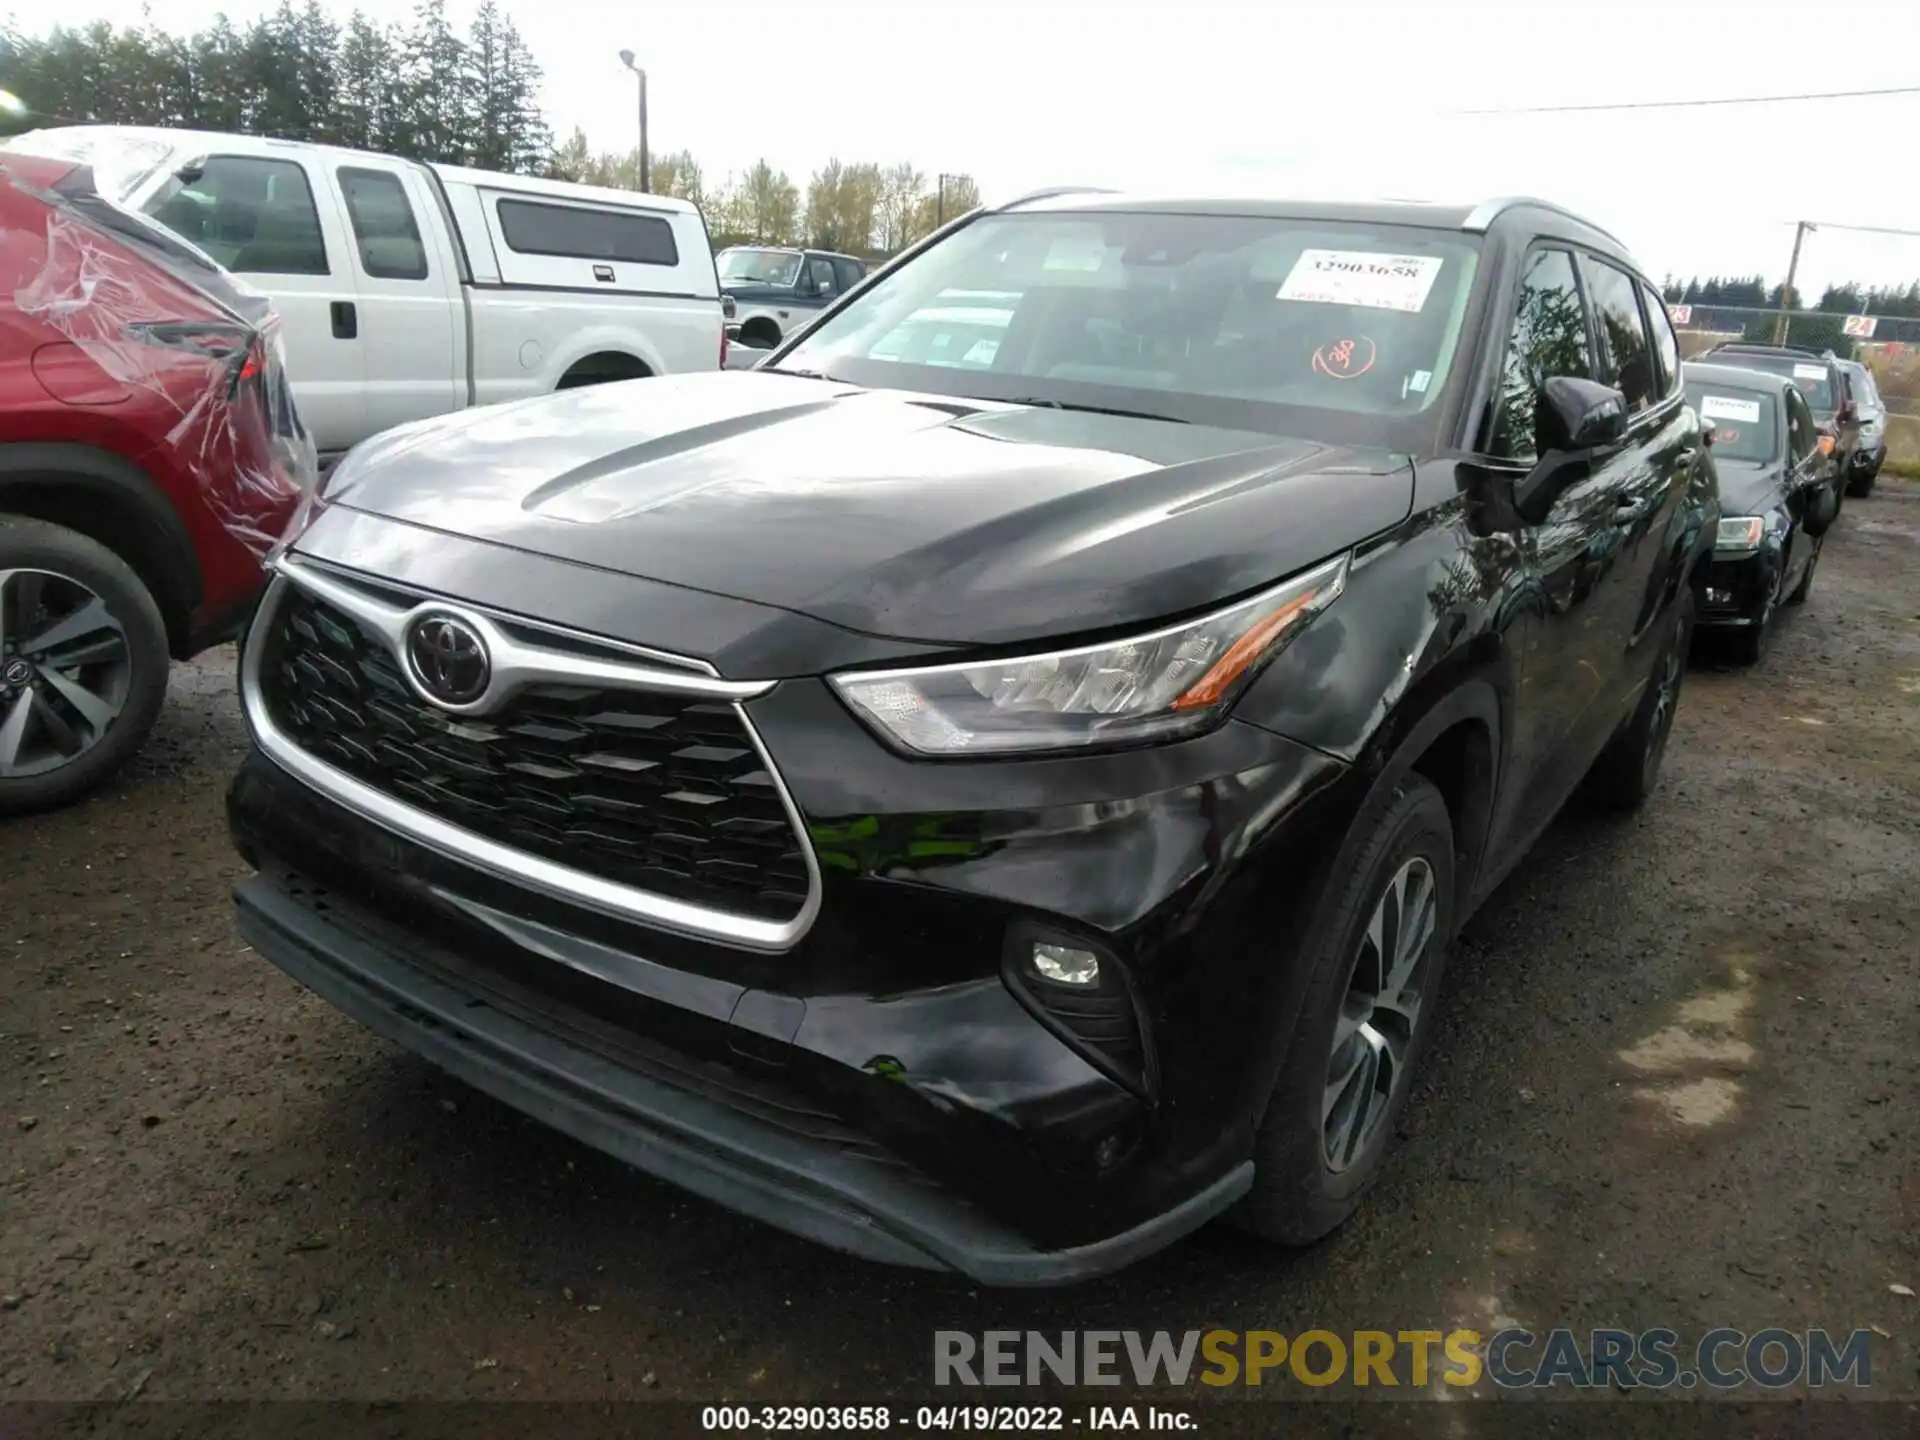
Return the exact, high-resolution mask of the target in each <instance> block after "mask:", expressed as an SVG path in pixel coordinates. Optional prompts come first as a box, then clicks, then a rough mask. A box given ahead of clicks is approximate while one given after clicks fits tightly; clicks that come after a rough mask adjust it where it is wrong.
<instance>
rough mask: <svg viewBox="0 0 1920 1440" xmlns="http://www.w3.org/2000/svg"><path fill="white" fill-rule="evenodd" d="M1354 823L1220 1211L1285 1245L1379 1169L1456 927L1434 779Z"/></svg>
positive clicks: (1353, 1198)
mask: <svg viewBox="0 0 1920 1440" xmlns="http://www.w3.org/2000/svg"><path fill="white" fill-rule="evenodd" d="M1355 834H1356V836H1357V840H1355V841H1350V842H1349V845H1350V847H1351V852H1352V853H1351V858H1350V859H1348V858H1346V857H1344V856H1343V858H1342V860H1341V861H1340V863H1338V864H1337V865H1336V866H1335V868H1334V871H1333V873H1334V875H1335V877H1336V879H1335V881H1334V883H1335V884H1336V885H1340V886H1341V888H1340V890H1339V891H1338V894H1337V897H1336V898H1335V900H1334V903H1333V904H1332V905H1331V906H1329V907H1328V909H1327V913H1326V914H1324V915H1323V916H1322V917H1321V918H1319V919H1318V920H1317V921H1316V922H1315V924H1314V928H1313V929H1312V930H1311V931H1310V932H1309V934H1308V936H1307V940H1306V944H1305V946H1304V949H1303V953H1302V957H1301V958H1302V962H1303V963H1304V964H1306V965H1308V966H1309V967H1311V970H1310V973H1311V976H1312V978H1311V979H1310V980H1309V981H1308V982H1307V994H1306V999H1305V1000H1304V1001H1302V1003H1301V1006H1300V1018H1299V1020H1298V1021H1297V1022H1296V1023H1295V1025H1294V1030H1293V1035H1292V1037H1291V1038H1290V1039H1289V1040H1288V1042H1287V1051H1286V1058H1285V1059H1284V1060H1283V1061H1282V1062H1281V1067H1280V1074H1279V1076H1278V1078H1277V1079H1276V1080H1275V1082H1274V1087H1273V1095H1272V1097H1271V1098H1270V1099H1269V1100H1268V1102H1267V1109H1266V1113H1265V1114H1264V1115H1263V1116H1262V1117H1261V1121H1260V1130H1259V1133H1258V1134H1257V1135H1256V1136H1255V1138H1254V1146H1253V1165H1254V1173H1253V1188H1252V1189H1250V1190H1249V1191H1248V1192H1247V1193H1246V1195H1245V1197H1244V1198H1242V1200H1241V1201H1240V1204H1239V1205H1238V1207H1236V1208H1235V1210H1234V1211H1232V1212H1231V1215H1230V1218H1231V1220H1232V1222H1233V1223H1234V1224H1236V1225H1237V1226H1239V1227H1240V1228H1241V1229H1243V1230H1247V1231H1249V1232H1251V1233H1253V1234H1255V1235H1258V1236H1260V1237H1261V1238H1262V1239H1266V1240H1275V1241H1278V1242H1280V1243H1281V1244H1285V1245H1306V1244H1309V1243H1311V1242H1312V1241H1315V1240H1318V1239H1319V1238H1320V1237H1321V1236H1323V1235H1325V1234H1327V1233H1328V1232H1329V1231H1331V1230H1333V1229H1335V1228H1336V1227H1337V1226H1339V1225H1340V1224H1341V1223H1342V1222H1343V1221H1345V1220H1346V1218H1347V1217H1348V1216H1349V1215H1351V1214H1352V1213H1353V1212H1354V1210H1355V1209H1356V1208H1358V1206H1359V1204H1360V1201H1361V1198H1362V1197H1363V1196H1364V1195H1365V1194H1366V1192H1367V1190H1368V1188H1369V1187H1371V1186H1372V1184H1373V1182H1374V1179H1375V1177H1376V1176H1377V1175H1378V1174H1379V1171H1380V1164H1381V1161H1382V1159H1383V1158H1384V1157H1385V1155H1386V1152H1387V1147H1388V1144H1389V1142H1390V1141H1391V1139H1392V1137H1393V1131H1394V1122H1395V1120H1396V1118H1397V1117H1398V1115H1399V1114H1400V1111H1401V1110H1402V1108H1404V1107H1405V1105H1406V1103H1407V1096H1408V1095H1409V1093H1411V1091H1412V1088H1413V1086H1412V1078H1413V1069H1414V1065H1415V1063H1416V1062H1417V1061H1418V1060H1419V1058H1420V1053H1421V1051H1422V1049H1423V1048H1424V1047H1425V1044H1426V1038H1427V1034H1428V1032H1429V1031H1430V1030H1431V1029H1432V1028H1433V1017H1434V1013H1435V1009H1436V1002H1437V1000H1438V998H1439V988H1440V976H1441V972H1442V969H1443V968H1444V966H1445V963H1446V952H1447V943H1448V941H1449V940H1450V939H1451V938H1452V933H1453V825H1452V822H1451V821H1450V820H1449V818H1448V816H1447V804H1446V801H1445V800H1443V799H1442V798H1441V796H1440V792H1439V791H1438V790H1437V789H1435V788H1434V786H1433V785H1432V784H1431V783H1430V782H1429V781H1427V780H1425V779H1423V778H1422V777H1420V776H1418V775H1409V776H1408V777H1407V778H1406V779H1404V780H1402V781H1401V782H1400V783H1399V784H1398V785H1396V786H1394V787H1393V789H1392V790H1391V791H1390V792H1389V793H1388V794H1386V795H1385V796H1383V797H1381V798H1380V800H1378V801H1377V802H1376V803H1375V804H1374V805H1373V806H1372V807H1370V813H1368V814H1367V815H1365V816H1364V817H1363V818H1362V819H1361V821H1360V822H1359V824H1358V825H1356V827H1355ZM1343 881H1344V884H1343V883H1342V882H1343Z"/></svg>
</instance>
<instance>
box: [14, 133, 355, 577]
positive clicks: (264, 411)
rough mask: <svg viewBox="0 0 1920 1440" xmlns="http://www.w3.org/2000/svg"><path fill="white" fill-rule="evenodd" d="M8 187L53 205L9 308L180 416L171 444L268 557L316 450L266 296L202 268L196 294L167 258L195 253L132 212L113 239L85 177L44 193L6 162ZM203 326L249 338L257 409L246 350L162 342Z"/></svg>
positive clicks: (184, 270)
mask: <svg viewBox="0 0 1920 1440" xmlns="http://www.w3.org/2000/svg"><path fill="white" fill-rule="evenodd" d="M0 184H9V185H13V186H15V187H17V188H19V189H22V190H25V191H27V192H28V193H30V194H32V195H33V196H34V197H35V198H36V199H38V200H39V201H41V202H42V204H43V205H44V206H45V215H46V237H45V238H46V252H45V258H44V261H43V262H42V263H41V265H40V267H39V269H38V271H37V273H33V274H30V275H28V276H26V277H24V283H20V284H17V285H16V288H15V290H14V293H13V303H14V305H15V306H16V307H18V309H19V310H20V312H21V313H22V314H24V315H30V316H32V317H33V318H35V319H37V320H39V321H40V322H41V323H43V324H44V325H46V326H48V327H49V328H50V329H52V330H53V331H55V332H56V333H58V334H60V335H62V336H64V337H65V338H66V339H67V340H68V341H70V342H71V343H72V344H73V345H74V346H75V347H76V348H77V349H79V350H80V351H81V352H82V353H84V354H85V355H86V357H87V358H88V359H90V360H91V361H92V362H93V363H94V364H95V365H97V366H98V367H99V368H100V369H101V370H102V371H104V372H105V374H106V375H107V376H108V377H110V378H111V379H112V380H113V381H114V382H117V383H118V384H119V385H120V386H122V387H123V388H125V389H126V390H129V391H133V392H136V393H139V392H144V393H146V394H147V395H150V396H152V397H155V398H157V399H158V400H159V401H160V402H161V403H162V404H164V405H165V406H166V407H167V408H168V409H169V410H171V411H172V412H174V414H175V415H177V417H178V418H177V419H176V420H175V421H174V423H173V424H172V426H171V427H170V428H169V429H168V431H167V434H166V439H165V442H164V443H165V444H166V445H168V446H170V447H172V448H173V449H174V450H175V451H177V452H178V458H179V459H180V460H181V461H182V462H184V465H185V468H187V469H188V470H190V471H192V472H193V473H194V474H195V476H196V478H197V479H198V480H199V482H200V483H199V484H198V485H197V486H196V489H197V491H198V493H199V495H200V496H201V498H202V500H203V503H205V504H206V505H207V507H208V508H209V510H210V511H211V512H212V513H213V515H214V517H215V518H216V519H217V520H218V521H219V523H220V525H221V526H222V527H224V528H225V529H226V530H227V531H228V533H230V534H231V535H233V536H234V537H235V538H236V539H238V540H239V541H240V542H241V543H242V544H244V545H245V546H246V547H247V548H248V549H249V550H251V551H252V552H253V553H254V554H255V555H257V556H259V557H260V558H261V559H265V558H266V556H267V555H268V553H269V552H270V551H271V550H272V549H273V547H274V544H275V542H276V541H277V540H278V539H279V538H280V533H281V530H282V529H283V528H284V527H285V525H286V522H287V518H288V516H289V515H291V514H292V513H293V510H294V508H295V506H296V505H297V504H298V503H299V500H300V498H301V496H302V494H303V493H304V492H306V491H307V490H309V489H310V488H311V487H312V486H313V485H314V484H315V483H316V481H317V479H318V475H319V457H318V454H317V452H316V450H315V447H314V443H313V438H312V436H311V435H309V434H308V433H307V430H306V427H305V426H304V425H303V424H302V423H301V421H300V417H299V412H298V410H297V408H296V407H295V405H294V400H293V392H292V389H291V388H290V386H289V385H288V383H287V376H286V352H285V346H284V343H283V340H282V337H281V333H280V323H279V317H278V316H277V315H275V314H274V312H273V310H272V307H271V305H270V303H269V302H268V301H267V299H266V297H264V296H262V295H260V294H259V292H257V291H253V290H251V289H249V288H248V287H246V286H245V285H244V284H242V283H241V282H240V281H238V280H236V279H234V277H232V276H231V275H229V274H227V273H226V272H224V271H219V270H218V268H217V267H214V264H213V261H212V260H210V259H205V257H200V258H202V259H204V263H205V264H206V265H207V266H209V267H213V269H212V272H211V275H210V276H209V277H208V278H212V277H213V276H217V286H210V285H209V284H204V283H201V277H200V276H199V275H198V274H196V273H195V269H194V267H193V266H191V265H189V264H187V263H184V262H182V261H179V260H176V259H175V258H174V256H173V255H171V254H169V248H170V247H172V248H178V249H182V250H184V249H186V248H187V247H186V242H184V241H180V240H177V239H175V238H174V237H172V236H171V235H170V234H165V233H164V232H163V233H162V234H161V235H155V236H152V237H146V236H143V235H141V234H139V233H137V232H138V231H140V230H142V229H147V228H152V227H151V222H147V221H145V220H144V219H142V218H141V217H138V216H134V215H132V214H131V213H130V212H127V211H124V210H119V209H117V207H116V209H115V211H114V213H113V214H111V215H107V216H104V217H102V218H105V219H108V220H112V221H114V222H116V228H117V226H118V225H126V226H130V227H132V228H133V230H134V232H135V233H133V234H132V235H131V236H123V235H121V234H119V233H116V232H115V229H110V228H107V226H106V225H104V224H102V223H101V218H96V217H98V216H100V215H101V212H100V210H99V208H98V207H101V206H105V205H108V204H110V203H111V202H108V201H105V200H102V199H101V198H100V197H99V196H97V195H95V194H93V193H92V191H91V182H90V178H89V179H88V181H87V182H86V190H85V193H84V194H79V195H76V194H75V193H72V192H71V191H70V190H69V188H68V187H67V186H66V185H65V184H63V185H62V187H61V189H60V190H58V191H54V190H47V189H43V188H41V187H38V186H35V185H31V184H29V183H27V182H26V181H25V180H24V179H23V178H22V177H20V176H18V175H16V174H13V173H10V172H9V170H8V168H7V167H6V165H5V164H4V162H0ZM90 208H92V209H93V211H94V213H93V214H92V215H90V214H89V213H88V212H89V209H90ZM143 241H144V242H145V243H143ZM175 287H177V288H175ZM169 291H171V292H172V293H168V292H169ZM236 301H238V302H240V306H241V307H243V308H236V305H235V303H234V302H236ZM202 316H218V317H220V319H221V320H222V321H227V320H230V321H231V322H232V325H233V327H234V331H235V333H236V335H237V336H242V335H246V334H250V335H251V336H252V340H253V343H254V344H255V345H257V347H258V353H259V359H260V362H261V363H260V365H259V369H258V373H257V374H256V375H253V376H250V377H248V383H249V384H251V385H254V386H256V387H257V392H258V396H259V399H260V401H261V403H260V404H252V403H234V402H235V394H236V387H237V385H238V383H239V372H240V368H241V366H242V365H243V364H244V356H245V353H246V349H247V342H246V341H245V340H244V339H241V340H239V341H237V347H238V351H237V355H236V358H235V360H234V362H233V363H232V364H223V363H220V362H219V361H218V360H217V359H214V358H213V357H210V356H209V355H207V354H205V353H200V352H195V351H191V350H187V349H181V348H170V347H169V346H168V345H166V344H162V343H156V342H155V340H154V338H153V335H154V330H155V327H156V325H159V326H163V327H164V325H165V324H166V323H168V322H174V321H179V320H182V319H183V318H185V317H191V318H199V317H202Z"/></svg>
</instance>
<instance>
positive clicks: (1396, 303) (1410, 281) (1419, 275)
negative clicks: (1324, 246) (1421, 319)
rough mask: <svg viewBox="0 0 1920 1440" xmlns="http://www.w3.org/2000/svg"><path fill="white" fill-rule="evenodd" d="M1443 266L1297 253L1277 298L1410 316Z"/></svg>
mask: <svg viewBox="0 0 1920 1440" xmlns="http://www.w3.org/2000/svg"><path fill="white" fill-rule="evenodd" d="M1445 263H1446V262H1445V261H1444V260H1443V259H1442V257H1440V256H1438V255H1380V254H1374V253H1372V252H1369V251H1365V250H1302V251H1301V252H1300V258H1299V259H1298V260H1296V261H1295V262H1294V266H1293V269H1292V270H1291V271H1290V272H1289V273H1288V275H1287V279H1286V283H1285V284H1283V285H1282V286H1281V287H1280V293H1279V297H1278V298H1279V299H1282V300H1306V301H1311V302H1313V303H1315V304H1320V305H1365V306H1367V307H1369V308H1370V309H1374V310H1404V311H1407V312H1409V313H1412V312H1414V311H1417V310H1419V309H1420V308H1421V307H1422V306H1424V305H1425V304H1426V303H1427V294H1428V292H1429V291H1431V290H1432V289H1433V282H1434V280H1435V279H1436V278H1438V276H1439V274H1440V267H1441V266H1442V265H1443V264H1445Z"/></svg>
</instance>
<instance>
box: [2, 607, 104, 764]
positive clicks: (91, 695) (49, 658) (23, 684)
mask: <svg viewBox="0 0 1920 1440" xmlns="http://www.w3.org/2000/svg"><path fill="white" fill-rule="evenodd" d="M132 684H133V653H132V650H131V649H130V647H129V646H128V644H127V635H126V631H125V630H124V629H123V628H122V627H121V624H120V622H119V621H118V620H116V619H115V618H114V617H113V615H112V613H111V612H110V611H109V610H108V609H107V606H106V602H105V601H103V600H102V599H101V598H100V597H99V596H98V595H96V594H95V593H94V592H93V591H92V590H91V589H89V588H88V587H87V586H85V585H83V584H81V583H80V582H79V581H78V580H75V579H72V578H71V577H69V576H66V575H59V574H55V573H54V572H53V571H50V570H32V569H19V570H0V780H19V779H24V778H26V777H28V776H32V775H44V774H47V773H48V772H50V771H53V770H58V769H60V768H61V767H62V766H65V765H70V764H72V763H73V762H74V761H75V760H78V759H79V758H80V757H81V756H83V755H85V754H86V753H87V752H88V751H90V750H92V749H93V747H94V746H95V745H97V744H99V743H100V741H101V739H102V738H103V737H104V736H105V735H106V733H107V730H108V728H109V727H110V726H111V725H112V724H113V722H114V721H115V720H116V719H117V718H119V715H120V712H121V710H122V709H123V708H124V707H125V706H126V703H127V696H128V694H129V692H130V690H131V688H132Z"/></svg>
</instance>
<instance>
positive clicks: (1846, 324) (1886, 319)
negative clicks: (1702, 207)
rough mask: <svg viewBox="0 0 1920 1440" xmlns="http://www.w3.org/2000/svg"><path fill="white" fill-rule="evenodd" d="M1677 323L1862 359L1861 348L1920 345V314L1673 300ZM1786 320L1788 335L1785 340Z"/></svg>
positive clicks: (1721, 335) (1719, 336) (1720, 336)
mask: <svg viewBox="0 0 1920 1440" xmlns="http://www.w3.org/2000/svg"><path fill="white" fill-rule="evenodd" d="M1668 308H1669V309H1670V310H1671V311H1672V312H1673V323H1674V325H1675V326H1676V327H1678V328H1679V329H1680V330H1681V331H1682V332H1692V333H1696V334H1700V335H1705V336H1709V337H1711V338H1710V339H1709V340H1708V341H1707V342H1706V343H1707V344H1712V343H1715V342H1717V341H1720V340H1731V339H1742V340H1756V341H1759V342H1761V343H1763V344H1769V345H1771V344H1776V343H1777V344H1785V345H1804V346H1806V347H1807V348H1808V349H1811V350H1832V351H1833V352H1834V354H1836V355H1843V356H1847V357H1850V358H1858V357H1856V356H1855V355H1854V351H1855V348H1856V347H1857V346H1870V345H1898V346H1903V347H1904V346H1909V345H1920V318H1911V317H1907V316H1898V315H1838V314H1834V313H1832V312H1830V311H1826V310H1788V311H1786V312H1784V314H1783V313H1782V312H1781V311H1779V310H1772V309H1762V308H1760V307H1758V306H1752V305H1688V304H1684V303H1683V304H1679V305H1672V304H1670V305H1669V306H1668ZM1783 322H1784V329H1785V338H1784V339H1781V338H1779V336H1780V333H1781V330H1782V327H1783Z"/></svg>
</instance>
